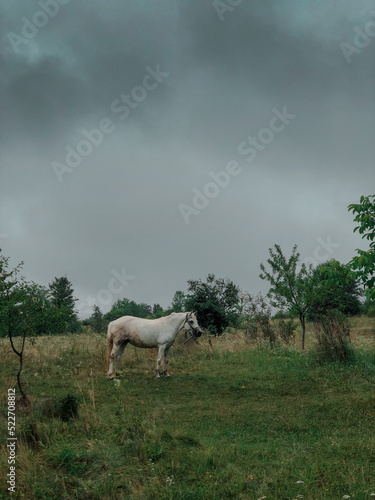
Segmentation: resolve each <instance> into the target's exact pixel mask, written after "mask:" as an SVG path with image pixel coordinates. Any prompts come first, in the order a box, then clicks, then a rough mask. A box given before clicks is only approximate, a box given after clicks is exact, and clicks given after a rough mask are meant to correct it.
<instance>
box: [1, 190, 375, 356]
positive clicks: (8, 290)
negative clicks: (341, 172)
mask: <svg viewBox="0 0 375 500" xmlns="http://www.w3.org/2000/svg"><path fill="white" fill-rule="evenodd" d="M374 199H375V195H374V196H368V197H361V200H360V203H359V204H354V205H349V207H348V209H349V210H350V211H352V212H353V214H354V215H355V218H354V221H355V222H358V223H359V226H357V227H356V228H355V229H354V231H359V233H360V234H362V237H363V238H366V239H367V240H369V241H370V245H369V246H370V248H369V250H367V251H363V250H357V254H358V255H357V256H356V257H354V258H353V259H352V260H351V261H350V262H348V263H346V264H342V263H340V262H338V261H337V260H334V259H332V260H330V261H327V262H325V263H323V264H320V265H318V266H316V267H315V268H313V267H312V266H311V265H310V266H306V265H305V264H300V254H299V253H298V251H297V245H295V246H294V247H293V249H292V253H291V255H290V257H286V256H285V255H284V253H283V251H282V249H281V247H280V246H279V245H277V244H275V245H274V247H273V248H271V249H269V258H268V259H267V261H266V263H265V264H263V263H262V264H260V269H261V273H260V277H261V278H262V279H263V280H266V281H268V283H269V285H270V289H269V292H268V293H267V295H266V297H261V296H259V295H256V296H255V295H251V294H249V293H246V292H242V291H241V290H240V288H239V287H238V286H237V285H236V284H235V283H234V282H233V281H232V280H230V279H229V278H218V277H216V276H215V275H214V274H208V276H207V278H206V279H205V280H202V279H198V280H189V281H188V282H187V289H186V292H184V291H181V290H178V291H176V292H175V294H174V296H173V298H172V302H171V305H170V306H169V307H167V308H166V309H164V308H163V307H162V306H161V305H160V304H158V303H155V304H153V305H152V306H151V305H149V304H147V303H137V302H135V301H134V300H130V299H128V298H122V299H119V300H117V301H116V302H115V303H114V304H113V305H112V307H111V309H110V311H108V312H107V313H106V314H103V312H102V311H101V310H100V308H99V307H98V306H97V305H95V306H94V307H93V312H92V315H91V317H90V318H89V319H87V320H84V321H80V320H79V319H78V314H77V311H76V308H75V303H76V299H75V298H74V290H73V285H72V283H71V282H70V281H69V280H68V278H67V277H66V276H62V277H55V278H54V279H53V281H52V282H51V283H50V284H49V286H48V287H43V286H41V285H38V284H36V283H34V282H27V281H26V280H25V279H24V278H22V277H21V276H20V272H21V269H22V265H23V263H22V262H21V263H20V264H19V265H18V266H16V267H15V268H11V267H10V264H9V257H5V256H4V255H2V253H1V250H0V336H1V337H4V336H11V335H13V336H17V335H24V334H25V332H26V334H27V335H30V336H37V335H43V334H63V333H67V332H72V333H75V332H79V331H81V330H82V326H85V325H90V326H91V327H92V328H93V329H94V330H95V331H96V332H99V333H100V332H103V331H105V329H106V326H107V324H108V323H109V322H110V321H113V320H114V319H117V318H118V317H120V316H125V315H131V316H137V317H140V318H149V319H155V318H159V317H161V316H166V315H168V314H171V313H172V312H184V311H195V312H196V313H197V315H198V318H199V323H200V324H201V326H203V327H204V328H205V329H206V330H208V331H209V332H210V333H211V334H213V335H220V334H222V333H223V331H224V330H225V329H226V328H227V327H229V326H232V327H235V328H244V327H245V328H247V325H249V324H251V322H252V321H253V320H254V318H255V317H261V316H262V314H263V315H264V311H265V310H266V309H267V307H268V308H269V307H273V308H276V309H278V312H277V314H276V317H284V318H285V317H288V318H294V317H297V318H298V319H299V321H300V323H301V328H302V347H303V345H304V340H305V328H306V321H309V320H314V319H316V318H318V317H321V316H323V315H326V314H327V312H329V311H333V310H336V311H339V312H341V313H342V314H344V315H347V316H348V315H356V314H359V313H360V312H365V313H368V314H374V315H375V292H374V286H373V285H374V282H375V278H374V272H375V250H374V246H375V241H374V239H375V202H374ZM362 285H363V286H364V287H365V292H366V301H365V302H364V303H362V302H361V301H360V296H361V288H360V286H362ZM262 311H263V313H262ZM267 314H268V315H269V312H268V313H267ZM257 315H258V316H257ZM259 315H260V316H259ZM262 317H263V316H262Z"/></svg>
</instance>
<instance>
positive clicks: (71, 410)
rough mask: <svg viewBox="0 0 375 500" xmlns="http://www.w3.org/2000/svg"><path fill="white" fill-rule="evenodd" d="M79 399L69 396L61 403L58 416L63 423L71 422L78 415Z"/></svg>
mask: <svg viewBox="0 0 375 500" xmlns="http://www.w3.org/2000/svg"><path fill="white" fill-rule="evenodd" d="M78 404H79V403H78V398H77V397H76V396H74V395H71V394H68V395H67V396H65V397H63V398H62V399H61V400H60V402H59V407H58V415H59V417H60V418H61V420H62V421H63V422H69V421H70V420H72V419H74V418H76V417H77V415H78Z"/></svg>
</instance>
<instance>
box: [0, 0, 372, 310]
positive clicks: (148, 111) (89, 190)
mask: <svg viewBox="0 0 375 500" xmlns="http://www.w3.org/2000/svg"><path fill="white" fill-rule="evenodd" d="M0 9H1V19H0V28H1V33H2V43H1V58H0V92H1V94H0V95H1V112H0V116H1V124H0V141H1V149H0V155H1V171H0V189H1V198H0V235H1V236H0V239H1V242H0V246H1V247H2V249H3V253H4V254H5V255H7V256H10V257H11V260H12V263H13V264H16V263H18V262H19V261H21V260H23V261H24V262H25V265H24V275H25V277H26V278H27V279H29V280H34V281H36V282H38V283H40V284H43V285H47V284H48V283H49V282H51V281H52V279H53V278H54V277H55V276H62V275H65V274H66V275H67V277H68V278H69V279H70V280H71V281H72V283H73V286H74V289H75V295H76V297H77V298H78V299H79V300H80V301H79V307H80V312H81V315H82V316H85V315H86V316H87V314H88V313H89V312H90V308H91V306H92V304H93V303H94V301H95V302H96V303H97V304H98V305H99V306H101V307H102V309H103V310H104V311H106V310H108V308H109V305H110V303H111V302H114V301H115V300H117V299H118V298H123V297H128V298H129V299H133V300H136V301H137V302H148V303H151V304H153V303H155V302H158V303H160V304H161V305H162V306H164V307H167V306H168V305H169V304H170V303H171V300H172V297H173V294H174V292H175V291H176V290H186V282H187V280H188V279H199V278H201V279H204V278H205V277H206V276H207V274H208V273H214V274H216V275H217V276H218V277H228V278H230V279H232V280H233V281H234V282H235V283H236V284H238V285H239V286H240V287H241V289H243V290H245V291H248V292H250V293H257V292H258V291H262V292H266V291H267V290H268V286H267V284H266V283H265V282H263V281H262V280H261V279H260V278H259V272H260V269H259V265H260V263H261V262H265V261H266V259H267V257H268V249H269V248H270V247H272V246H273V245H274V244H275V243H278V244H280V245H281V247H282V249H283V250H284V251H285V253H286V254H288V255H289V254H290V252H291V249H292V247H293V245H294V244H295V243H296V244H297V245H298V249H299V251H300V253H301V259H302V260H305V261H306V262H312V263H314V264H317V263H320V262H323V261H324V260H327V258H336V259H338V260H340V261H341V262H347V261H349V260H350V258H351V257H353V255H354V254H355V249H356V248H358V247H360V248H364V249H365V248H367V245H366V243H364V242H363V241H362V240H361V238H360V237H359V236H358V235H356V234H353V228H354V223H353V220H352V215H351V214H350V213H349V212H348V211H347V206H348V204H349V203H355V202H357V201H359V198H360V196H361V195H368V194H373V193H374V181H375V169H374V152H375V141H374V139H375V138H374V130H375V128H374V125H375V85H374V77H375V57H374V49H375V2H374V1H370V0H352V1H350V0H334V1H333V0H326V1H324V2H323V1H316V0H257V1H250V0H246V1H245V0H244V1H242V2H241V1H240V0H223V1H218V0H216V1H213V2H212V1H205V0H199V1H198V0H196V1H191V0H180V1H178V0H152V1H151V0H148V1H146V0H137V1H136V2H135V1H126V0H122V1H120V0H118V1H116V0H111V1H106V2H104V1H103V0H80V1H69V0H64V1H63V0H60V1H59V2H57V0H40V1H39V2H37V1H29V0H18V1H16V0H8V1H7V2H2V3H1V7H0ZM366 33H367V34H366ZM223 171H225V172H226V173H222V172H223ZM220 172H221V173H220ZM119 276H120V277H121V278H119Z"/></svg>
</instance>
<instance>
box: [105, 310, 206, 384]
mask: <svg viewBox="0 0 375 500" xmlns="http://www.w3.org/2000/svg"><path fill="white" fill-rule="evenodd" d="M184 326H185V329H186V330H187V329H188V330H190V331H191V333H192V335H193V337H194V338H196V337H200V336H201V335H202V330H201V328H200V326H199V325H198V322H197V318H196V317H195V314H194V313H192V312H187V313H172V314H170V315H169V316H164V317H163V318H158V319H143V318H135V317H134V316H122V317H121V318H118V319H116V320H115V321H112V322H111V323H109V325H108V331H107V337H108V376H109V377H110V378H114V376H113V364H114V362H115V365H116V367H115V376H118V367H119V362H120V358H121V356H122V353H123V352H124V349H125V347H126V345H127V343H128V342H129V343H130V344H131V345H134V346H136V347H146V348H152V347H158V349H159V351H158V359H157V363H156V368H155V370H154V373H155V377H160V364H161V360H162V358H163V356H164V372H163V373H162V374H163V375H165V376H166V377H169V374H168V357H169V349H170V348H171V346H172V345H173V342H174V341H175V338H176V336H177V334H178V332H179V331H180V330H181V329H182V328H183V327H184Z"/></svg>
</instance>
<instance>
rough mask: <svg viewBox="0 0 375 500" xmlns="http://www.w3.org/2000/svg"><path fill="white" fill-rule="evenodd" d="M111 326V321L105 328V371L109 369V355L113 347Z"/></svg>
mask: <svg viewBox="0 0 375 500" xmlns="http://www.w3.org/2000/svg"><path fill="white" fill-rule="evenodd" d="M111 326H112V321H111V323H109V325H108V329H107V338H108V354H107V371H108V370H109V357H110V355H111V352H112V348H113V337H112V332H111Z"/></svg>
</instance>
